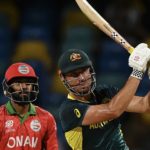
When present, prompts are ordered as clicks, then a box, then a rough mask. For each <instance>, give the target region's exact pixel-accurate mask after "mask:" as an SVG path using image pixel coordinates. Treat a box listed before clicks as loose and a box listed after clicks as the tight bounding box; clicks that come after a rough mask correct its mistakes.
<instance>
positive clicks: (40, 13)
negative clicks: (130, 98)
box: [0, 0, 150, 150]
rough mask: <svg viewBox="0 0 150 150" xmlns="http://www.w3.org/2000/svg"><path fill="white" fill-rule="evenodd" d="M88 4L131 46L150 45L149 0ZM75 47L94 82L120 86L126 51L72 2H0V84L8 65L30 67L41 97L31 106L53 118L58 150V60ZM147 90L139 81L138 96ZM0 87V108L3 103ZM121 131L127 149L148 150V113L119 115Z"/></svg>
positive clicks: (63, 93) (147, 82)
mask: <svg viewBox="0 0 150 150" xmlns="http://www.w3.org/2000/svg"><path fill="white" fill-rule="evenodd" d="M89 2H90V4H91V5H92V6H93V7H94V8H95V9H96V10H97V11H98V12H99V13H100V14H101V15H102V16H103V17H104V18H105V19H106V20H107V21H108V22H109V23H110V24H111V25H112V26H113V27H114V28H115V29H116V30H117V31H118V32H119V33H120V34H121V35H122V36H123V37H125V39H126V40H127V41H129V43H131V45H133V46H135V45H137V44H139V43H141V42H146V43H148V44H149V46H150V23H149V18H150V11H149V9H150V1H148V0H121V1H120V0H113V1H112V0H107V1H105V0H101V1H99V0H97V1H96V0H94V1H92V0H89ZM70 48H78V49H82V50H84V51H86V52H87V53H88V54H89V56H90V57H91V58H92V60H93V62H94V68H95V71H96V76H97V82H101V83H105V84H112V85H115V86H117V87H119V88H120V87H122V85H123V84H124V82H125V81H126V79H127V77H128V76H129V75H130V73H131V70H130V68H129V67H128V62H127V61H128V56H129V54H128V53H127V51H126V50H125V49H124V48H122V47H121V46H120V45H118V44H116V43H115V42H114V41H113V40H112V39H110V38H109V37H107V36H106V35H105V34H104V33H102V32H101V31H100V30H99V29H98V28H96V27H95V26H94V25H93V24H92V23H91V22H90V21H89V20H88V19H87V18H86V17H85V16H84V15H83V13H82V12H81V11H80V10H79V8H78V6H77V4H76V3H75V0H65V1H61V0H53V1H52V0H13V1H12V0H0V82H1V83H2V81H3V78H4V73H5V70H6V68H7V67H8V66H9V65H10V64H11V63H13V62H18V61H22V62H27V63H29V64H31V65H32V66H33V67H34V68H35V70H36V72H37V74H38V76H39V84H40V95H39V98H38V100H37V101H36V102H35V103H36V104H37V105H39V106H41V107H43V108H45V109H47V110H48V111H50V112H51V113H52V114H54V116H55V118H56V121H57V126H58V137H59V144H60V147H61V150H66V149H67V148H66V147H65V146H66V144H65V140H64V137H63V134H62V129H61V125H60V122H59V118H58V109H59V106H60V105H61V103H62V102H63V101H64V100H65V97H66V93H67V91H66V90H65V89H64V87H63V85H62V83H61V82H60V80H59V78H58V75H57V72H56V70H57V61H58V57H59V56H60V54H61V53H62V52H63V51H66V50H67V49H70ZM149 89H150V80H149V79H148V77H147V76H145V77H144V79H143V81H142V83H141V85H140V87H139V89H138V92H137V94H138V95H144V94H145V93H146V92H147V91H148V90H149ZM6 101H7V98H6V97H4V95H3V92H2V86H0V105H2V104H4V103H6ZM122 123H123V130H124V136H125V139H126V141H127V143H128V145H129V147H130V148H131V149H132V150H149V149H150V142H149V140H150V138H149V135H150V114H128V113H124V115H123V119H122Z"/></svg>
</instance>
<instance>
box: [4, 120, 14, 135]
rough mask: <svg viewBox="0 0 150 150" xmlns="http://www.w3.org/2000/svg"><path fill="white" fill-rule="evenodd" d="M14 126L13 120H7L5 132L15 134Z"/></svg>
mask: <svg viewBox="0 0 150 150" xmlns="http://www.w3.org/2000/svg"><path fill="white" fill-rule="evenodd" d="M13 126H14V121H13V120H7V121H6V122H5V128H6V129H5V132H6V133H8V132H15V129H14V128H13Z"/></svg>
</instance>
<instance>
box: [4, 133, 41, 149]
mask: <svg viewBox="0 0 150 150" xmlns="http://www.w3.org/2000/svg"><path fill="white" fill-rule="evenodd" d="M37 143H38V137H29V136H26V137H24V136H23V135H21V136H16V137H9V139H8V142H7V147H8V148H10V149H14V148H17V147H26V146H28V147H32V148H35V147H36V146H37Z"/></svg>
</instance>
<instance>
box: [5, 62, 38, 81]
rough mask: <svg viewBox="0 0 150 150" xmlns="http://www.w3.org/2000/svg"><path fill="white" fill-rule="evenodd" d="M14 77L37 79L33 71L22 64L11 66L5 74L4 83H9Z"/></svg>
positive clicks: (28, 66)
mask: <svg viewBox="0 0 150 150" xmlns="http://www.w3.org/2000/svg"><path fill="white" fill-rule="evenodd" d="M16 77H33V78H36V79H37V78H38V77H37V76H36V74H35V71H34V69H33V68H32V67H31V66H30V65H28V64H26V63H22V62H19V63H14V64H12V65H11V66H10V67H9V68H8V69H7V71H6V73H5V80H6V82H9V81H10V80H11V79H13V78H16Z"/></svg>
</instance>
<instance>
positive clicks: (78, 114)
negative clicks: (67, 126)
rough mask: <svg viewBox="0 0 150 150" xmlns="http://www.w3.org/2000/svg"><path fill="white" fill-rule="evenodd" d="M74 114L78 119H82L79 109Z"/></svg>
mask: <svg viewBox="0 0 150 150" xmlns="http://www.w3.org/2000/svg"><path fill="white" fill-rule="evenodd" d="M74 113H75V114H76V116H77V118H80V117H81V113H80V111H79V109H77V108H75V109H74Z"/></svg>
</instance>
